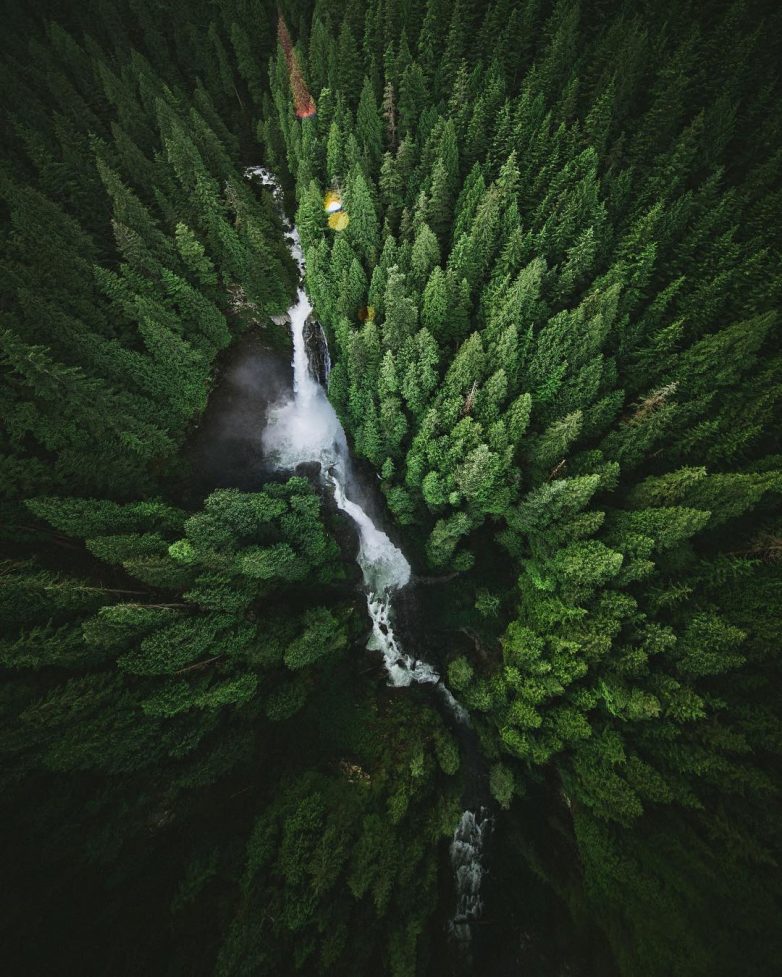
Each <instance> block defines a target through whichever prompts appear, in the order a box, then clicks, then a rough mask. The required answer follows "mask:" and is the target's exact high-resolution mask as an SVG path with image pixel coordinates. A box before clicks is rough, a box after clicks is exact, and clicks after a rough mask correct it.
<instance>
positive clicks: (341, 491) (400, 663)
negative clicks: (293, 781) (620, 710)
mask: <svg viewBox="0 0 782 977" xmlns="http://www.w3.org/2000/svg"><path fill="white" fill-rule="evenodd" d="M245 176H246V177H247V178H248V179H255V180H257V181H258V182H259V183H260V184H261V185H263V186H264V187H266V188H268V189H269V190H271V192H272V194H273V195H274V197H275V200H276V201H277V204H278V206H279V208H280V213H281V216H282V218H283V220H284V221H285V226H286V240H287V242H288V247H289V249H290V253H291V256H292V257H293V259H294V260H295V261H296V264H297V266H298V268H299V272H300V275H301V282H300V285H299V288H298V290H297V293H296V300H295V302H294V303H293V305H292V306H291V307H290V308H289V309H288V317H289V319H290V328H291V337H292V340H293V362H292V367H293V391H292V396H288V397H286V398H283V399H282V400H281V402H280V403H278V404H277V405H276V406H274V407H272V408H271V409H270V411H269V413H268V417H267V421H266V426H265V428H264V430H263V435H262V443H263V448H264V453H265V455H266V456H267V457H268V458H269V459H270V460H271V461H272V462H273V464H274V465H276V467H277V468H278V469H279V470H281V471H292V470H293V469H295V468H296V466H297V465H299V464H302V463H312V462H318V463H319V464H320V470H321V477H322V478H323V480H324V483H325V484H326V485H328V486H330V487H331V489H332V490H333V493H334V500H335V502H336V505H337V507H338V508H339V509H340V510H341V511H342V512H344V513H345V515H346V516H347V517H348V518H349V519H351V520H352V522H353V524H354V525H355V527H356V531H357V534H358V540H359V550H358V556H357V560H358V564H359V566H360V568H361V572H362V575H363V579H364V587H365V593H366V602H367V613H368V616H369V620H370V623H371V632H370V637H369V641H368V645H367V647H368V648H370V649H371V650H373V651H376V652H378V653H379V654H380V655H381V656H382V660H383V664H384V666H385V670H386V674H387V676H388V681H389V684H391V685H394V686H397V687H399V686H409V685H412V684H414V683H418V684H422V685H430V686H432V687H433V688H434V690H435V692H436V694H438V695H439V696H441V698H442V701H443V703H444V704H445V707H446V708H447V710H448V711H449V713H450V715H451V716H452V717H453V719H454V721H455V722H456V723H457V724H459V725H461V726H462V727H465V728H467V727H469V723H470V718H469V714H468V712H467V710H466V709H465V708H464V707H463V706H462V705H461V704H460V703H459V702H458V701H457V700H456V699H455V697H454V696H453V694H452V693H451V691H450V689H448V687H447V686H446V685H445V683H444V682H443V681H442V678H441V676H440V675H439V673H438V672H437V671H436V669H435V668H434V667H433V666H432V665H431V664H430V663H429V662H426V661H423V660H421V659H418V658H414V657H413V656H412V655H409V654H407V653H406V652H405V651H404V649H403V648H402V647H401V644H400V642H399V640H398V639H397V637H396V635H395V633H394V624H393V621H394V614H393V600H394V595H395V594H396V593H397V592H398V591H399V590H400V589H401V588H403V587H405V586H407V585H408V584H409V582H410V577H411V569H410V564H409V563H408V561H407V559H406V558H405V556H404V554H403V553H402V551H401V550H400V549H399V547H397V546H396V545H395V544H394V543H393V542H392V541H391V539H390V538H389V536H388V535H387V533H385V532H383V530H382V529H380V528H379V527H378V526H377V525H376V524H375V522H374V521H373V520H372V519H371V518H370V516H369V515H368V514H367V512H366V511H365V510H364V509H363V508H362V506H361V505H360V504H359V503H358V502H357V501H355V500H354V499H351V498H350V497H349V496H348V488H347V486H348V485H349V484H350V473H351V458H350V451H349V448H348V442H347V438H346V436H345V431H344V430H343V428H342V424H341V423H340V421H339V418H338V417H337V415H336V412H335V411H334V408H333V406H332V404H331V402H330V401H329V399H328V397H327V396H326V392H325V390H324V388H323V386H321V384H320V383H319V382H318V379H317V377H316V376H315V375H314V373H313V370H312V369H311V366H310V358H309V355H308V350H307V343H306V340H305V329H306V328H307V323H308V322H309V321H311V317H312V313H313V308H312V304H311V303H310V300H309V297H308V296H307V293H306V290H305V287H304V275H305V263H304V253H303V250H302V246H301V239H300V237H299V232H298V230H297V229H296V227H295V226H293V225H291V224H290V223H289V222H288V221H287V219H286V217H285V214H284V211H283V208H282V189H281V187H280V185H279V183H278V182H277V180H276V178H275V177H274V176H273V174H271V173H270V172H269V171H268V170H266V169H264V168H263V167H260V166H254V167H249V168H248V169H247V170H246V171H245ZM321 337H322V342H323V344H325V342H326V340H325V336H323V335H322V331H321ZM321 359H322V360H323V361H324V362H326V363H328V362H329V357H328V353H327V349H326V353H325V355H324V356H323V357H321ZM491 823H492V822H491V817H490V815H489V812H488V809H487V808H486V807H484V806H479V807H478V808H477V809H475V810H473V809H467V810H465V811H464V813H463V814H462V816H461V818H460V820H459V823H458V824H457V826H456V828H455V831H454V836H453V839H452V841H451V845H450V856H451V864H452V868H453V872H454V884H455V889H456V901H457V906H456V911H455V913H454V916H453V917H452V919H451V921H450V923H449V931H450V933H451V935H452V937H453V938H454V940H455V941H456V943H457V944H460V945H461V946H462V947H463V949H464V951H465V953H468V951H469V945H470V942H471V939H472V927H473V924H474V923H475V922H476V921H477V920H478V919H480V917H481V914H482V910H483V903H482V899H481V882H482V879H483V875H484V861H485V859H484V855H485V845H486V840H487V838H488V835H489V833H490V831H491Z"/></svg>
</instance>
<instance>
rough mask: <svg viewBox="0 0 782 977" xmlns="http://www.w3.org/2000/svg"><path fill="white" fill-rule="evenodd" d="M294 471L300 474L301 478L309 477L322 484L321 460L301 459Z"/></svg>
mask: <svg viewBox="0 0 782 977" xmlns="http://www.w3.org/2000/svg"><path fill="white" fill-rule="evenodd" d="M294 473H295V474H296V475H298V476H299V478H307V479H309V481H311V482H314V483H316V484H317V485H318V486H320V462H319V461H301V462H299V464H298V465H296V468H295V469H294Z"/></svg>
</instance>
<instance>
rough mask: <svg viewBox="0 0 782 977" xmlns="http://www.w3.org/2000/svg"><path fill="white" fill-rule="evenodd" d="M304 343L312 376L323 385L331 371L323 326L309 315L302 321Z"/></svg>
mask: <svg viewBox="0 0 782 977" xmlns="http://www.w3.org/2000/svg"><path fill="white" fill-rule="evenodd" d="M304 344H305V346H306V347H307V359H308V360H309V364H310V370H311V371H312V373H313V375H314V377H315V378H316V380H317V381H318V383H320V384H321V385H322V386H323V387H325V386H326V384H327V381H328V376H329V372H330V371H331V359H330V357H329V347H328V344H327V343H326V337H325V335H324V333H323V326H321V324H320V323H319V322H318V320H317V319H316V318H315V317H314V316H312V315H310V316H308V317H307V320H306V322H305V323H304Z"/></svg>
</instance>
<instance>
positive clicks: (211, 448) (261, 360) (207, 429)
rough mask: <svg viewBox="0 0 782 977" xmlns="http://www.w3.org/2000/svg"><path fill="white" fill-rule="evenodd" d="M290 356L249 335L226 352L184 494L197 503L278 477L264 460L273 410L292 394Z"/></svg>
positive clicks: (187, 453)
mask: <svg viewBox="0 0 782 977" xmlns="http://www.w3.org/2000/svg"><path fill="white" fill-rule="evenodd" d="M291 384H292V372H291V364H290V353H287V352H285V351H282V350H280V349H275V348H271V347H270V345H269V343H268V342H267V341H266V339H265V337H264V336H263V334H261V333H259V332H253V333H248V334H247V335H245V336H242V337H241V338H240V339H239V340H237V342H235V343H234V344H233V346H232V347H231V349H230V350H228V351H226V354H225V359H224V360H223V362H222V363H221V365H220V370H219V374H218V376H217V378H216V381H215V385H214V389H213V390H212V392H211V394H210V395H209V403H208V405H207V408H206V410H205V411H204V415H203V417H202V418H201V421H200V423H199V425H198V427H197V428H196V429H195V430H194V431H193V433H192V435H191V436H190V439H189V441H188V444H187V446H186V447H185V450H184V452H183V461H184V464H185V468H186V472H183V485H182V494H183V496H184V497H186V498H187V499H188V500H191V501H195V500H197V499H200V498H203V497H204V496H205V495H208V494H209V492H211V491H212V490H213V489H216V488H238V489H242V490H243V491H252V490H253V489H257V488H259V486H260V485H261V484H262V483H263V482H265V481H269V480H272V479H274V480H276V479H278V478H279V477H280V476H279V473H277V472H275V471H274V469H273V467H272V466H271V465H270V464H269V462H268V461H267V460H266V459H265V458H264V453H263V448H262V445H261V434H262V433H263V429H264V427H265V426H266V421H267V417H268V413H269V409H270V407H271V406H272V405H274V404H275V403H276V402H278V401H280V400H282V399H284V398H285V397H287V396H289V395H290V394H291Z"/></svg>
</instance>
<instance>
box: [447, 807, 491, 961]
mask: <svg viewBox="0 0 782 977" xmlns="http://www.w3.org/2000/svg"><path fill="white" fill-rule="evenodd" d="M491 825H492V821H491V818H490V817H489V812H488V811H487V810H486V808H485V807H481V808H480V809H479V810H478V811H477V813H476V812H475V811H465V812H464V814H462V816H461V820H460V821H459V824H458V825H457V827H456V831H455V832H454V836H453V841H452V842H451V866H452V868H453V874H454V879H455V882H456V914H455V915H454V917H453V919H452V920H451V921H450V923H449V926H448V928H449V930H450V932H451V935H452V936H453V937H454V939H455V940H456V941H457V942H458V943H461V944H466V943H469V942H470V939H471V937H472V924H473V923H475V922H476V921H477V920H479V919H480V918H481V916H482V914H483V900H482V899H481V881H482V879H483V850H484V845H485V843H486V839H487V837H488V835H489V833H490V831H491Z"/></svg>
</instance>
